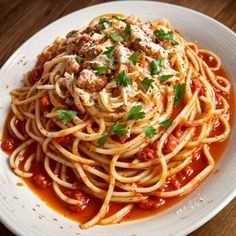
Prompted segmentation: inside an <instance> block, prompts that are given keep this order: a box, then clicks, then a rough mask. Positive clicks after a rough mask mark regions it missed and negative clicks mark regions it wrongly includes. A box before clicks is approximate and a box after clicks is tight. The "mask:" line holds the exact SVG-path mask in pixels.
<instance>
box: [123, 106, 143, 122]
mask: <svg viewBox="0 0 236 236" xmlns="http://www.w3.org/2000/svg"><path fill="white" fill-rule="evenodd" d="M142 109H143V106H142V105H137V106H133V107H131V109H130V111H129V113H128V118H127V121H128V120H138V119H142V118H144V116H145V113H144V112H143V111H142Z"/></svg>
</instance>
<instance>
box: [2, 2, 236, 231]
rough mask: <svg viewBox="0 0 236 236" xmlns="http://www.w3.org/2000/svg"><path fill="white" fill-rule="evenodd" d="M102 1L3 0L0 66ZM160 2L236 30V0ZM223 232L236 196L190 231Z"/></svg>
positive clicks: (232, 223)
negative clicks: (44, 32)
mask: <svg viewBox="0 0 236 236" xmlns="http://www.w3.org/2000/svg"><path fill="white" fill-rule="evenodd" d="M101 2H108V1H99V0H92V1H89V0H0V67H1V66H2V65H3V64H4V63H5V61H6V60H7V59H8V58H9V57H10V55H11V54H12V53H13V52H14V51H15V50H16V49H17V48H18V47H19V46H20V45H21V44H22V43H23V42H25V41H26V40H27V39H29V37H31V36H32V35H33V34H35V33H36V32H37V31H39V30H40V29H42V28H43V27H45V26H46V25H48V24H49V23H51V22H53V21H55V20H56V19H58V18H60V17H62V16H64V15H67V14H69V13H71V12H73V11H76V10H79V9H81V8H84V7H86V6H90V5H94V4H97V3H101ZM160 2H168V3H173V4H177V5H181V6H185V7H188V8H192V9H194V10H197V11H200V12H202V13H204V14H207V15H208V16H211V17H213V18H215V19H216V20H218V21H220V22H221V23H223V24H225V25H226V26H228V27H229V28H231V29H232V30H233V31H234V32H235V31H236V1H235V0H169V1H168V0H166V1H165V0H163V1H160ZM235 50H236V49H235ZM0 235H1V236H13V235H14V234H12V233H11V232H10V231H9V230H8V229H7V228H5V227H4V226H3V225H2V224H1V223H0ZM221 235H224V236H228V235H229V236H233V235H236V199H234V200H233V201H232V202H231V203H230V204H229V205H228V206H226V207H225V208H224V209H223V210H222V211H221V212H220V213H218V214H217V215H216V216H215V217H214V218H213V219H211V220H210V221H209V222H208V223H206V224H205V225H203V226H202V227H200V228H199V229H197V230H196V231H194V232H193V233H191V234H190V236H221Z"/></svg>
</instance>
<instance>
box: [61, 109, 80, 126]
mask: <svg viewBox="0 0 236 236" xmlns="http://www.w3.org/2000/svg"><path fill="white" fill-rule="evenodd" d="M76 114H77V112H76V111H72V110H64V109H58V110H57V111H56V115H57V116H58V117H59V118H60V119H61V122H62V123H63V124H64V125H65V124H66V123H67V122H69V121H71V120H72V119H73V117H74V116H75V115H76Z"/></svg>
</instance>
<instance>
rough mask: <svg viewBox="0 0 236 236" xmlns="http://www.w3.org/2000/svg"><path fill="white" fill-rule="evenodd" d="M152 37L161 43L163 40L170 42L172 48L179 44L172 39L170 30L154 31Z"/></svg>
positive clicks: (172, 34)
mask: <svg viewBox="0 0 236 236" xmlns="http://www.w3.org/2000/svg"><path fill="white" fill-rule="evenodd" d="M154 35H155V36H156V37H157V38H158V39H159V40H161V41H163V40H168V41H170V42H171V44H172V45H173V46H174V45H177V44H179V43H178V42H177V41H175V40H174V39H173V36H174V32H173V31H171V30H170V31H165V30H163V29H158V30H155V31H154Z"/></svg>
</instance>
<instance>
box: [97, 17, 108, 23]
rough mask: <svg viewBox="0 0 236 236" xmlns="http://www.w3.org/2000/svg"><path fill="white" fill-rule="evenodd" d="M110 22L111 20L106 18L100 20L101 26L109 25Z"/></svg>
mask: <svg viewBox="0 0 236 236" xmlns="http://www.w3.org/2000/svg"><path fill="white" fill-rule="evenodd" d="M109 22H110V20H109V19H108V18H106V17H104V18H100V20H99V24H104V23H109Z"/></svg>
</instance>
